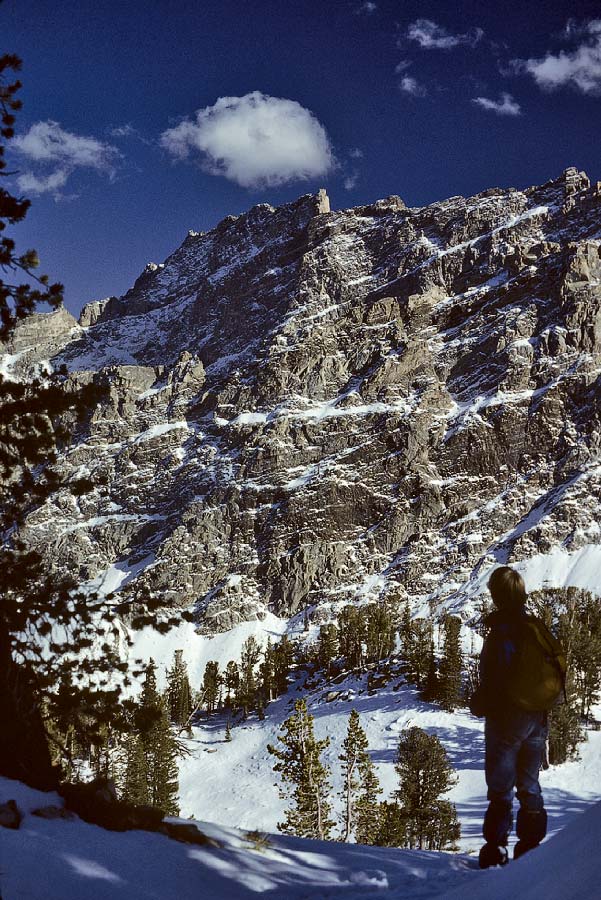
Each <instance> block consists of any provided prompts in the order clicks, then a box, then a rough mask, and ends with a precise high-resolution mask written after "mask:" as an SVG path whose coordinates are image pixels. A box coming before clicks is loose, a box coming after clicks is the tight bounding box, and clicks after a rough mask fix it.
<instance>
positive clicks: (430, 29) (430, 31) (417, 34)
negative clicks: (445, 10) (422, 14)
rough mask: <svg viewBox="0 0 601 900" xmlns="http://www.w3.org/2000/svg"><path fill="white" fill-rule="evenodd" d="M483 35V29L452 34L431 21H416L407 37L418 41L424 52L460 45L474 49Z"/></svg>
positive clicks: (408, 31)
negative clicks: (467, 45)
mask: <svg viewBox="0 0 601 900" xmlns="http://www.w3.org/2000/svg"><path fill="white" fill-rule="evenodd" d="M483 35H484V32H483V31H482V29H481V28H470V29H469V30H468V31H466V32H465V34H451V32H450V31H447V29H446V28H443V26H442V25H437V24H436V22H433V21H432V20H431V19H416V20H415V22H412V23H411V25H409V27H408V29H407V33H406V35H405V36H406V38H407V39H408V40H410V41H417V43H418V44H419V45H420V47H422V48H423V49H424V50H451V49H452V48H453V47H458V46H459V45H460V44H469V45H470V46H471V47H474V46H475V45H476V44H477V43H478V41H479V40H480V38H481V37H482V36H483Z"/></svg>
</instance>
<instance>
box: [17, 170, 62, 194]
mask: <svg viewBox="0 0 601 900" xmlns="http://www.w3.org/2000/svg"><path fill="white" fill-rule="evenodd" d="M68 177H69V172H68V171H67V170H66V169H57V170H56V171H55V172H51V173H50V174H49V175H34V174H33V172H23V174H22V175H19V177H18V178H17V184H18V186H19V190H20V191H23V193H24V194H29V195H30V196H34V197H38V196H39V195H40V194H55V195H58V194H60V190H61V188H63V187H64V186H65V185H66V183H67V179H68Z"/></svg>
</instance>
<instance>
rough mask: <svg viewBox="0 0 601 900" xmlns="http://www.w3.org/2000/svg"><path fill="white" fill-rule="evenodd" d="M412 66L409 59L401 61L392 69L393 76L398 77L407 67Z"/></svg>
mask: <svg viewBox="0 0 601 900" xmlns="http://www.w3.org/2000/svg"><path fill="white" fill-rule="evenodd" d="M412 65H413V63H412V61H411V60H410V59H402V60H401V61H400V62H398V63H397V64H396V66H395V67H394V71H395V74H396V75H400V74H401V72H405V71H406V70H407V69H408V68H409V66H412Z"/></svg>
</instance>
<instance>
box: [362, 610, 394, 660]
mask: <svg viewBox="0 0 601 900" xmlns="http://www.w3.org/2000/svg"><path fill="white" fill-rule="evenodd" d="M364 617H365V645H366V654H367V659H368V661H369V662H379V661H380V660H382V659H386V657H387V656H390V654H391V653H392V652H393V651H394V648H395V637H396V629H395V627H394V623H393V620H392V614H391V611H390V608H389V607H388V606H387V605H386V604H381V603H371V604H369V606H366V607H365V608H364Z"/></svg>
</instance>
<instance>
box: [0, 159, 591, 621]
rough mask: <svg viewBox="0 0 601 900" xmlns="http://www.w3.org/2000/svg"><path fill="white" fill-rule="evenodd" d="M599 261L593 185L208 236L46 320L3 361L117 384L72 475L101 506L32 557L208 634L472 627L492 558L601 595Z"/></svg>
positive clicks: (535, 579)
mask: <svg viewBox="0 0 601 900" xmlns="http://www.w3.org/2000/svg"><path fill="white" fill-rule="evenodd" d="M600 254H601V195H600V193H599V191H598V190H597V188H596V187H593V188H591V187H590V185H589V182H588V179H587V178H586V176H585V175H584V174H583V173H579V172H578V171H577V170H575V169H568V170H567V171H566V172H565V173H564V174H563V175H562V176H561V177H559V178H557V179H555V180H554V181H550V182H548V183H547V184H544V185H542V186H540V187H532V188H529V189H528V190H525V191H518V190H514V189H508V190H502V189H498V188H494V189H492V190H489V191H484V192H483V193H481V194H479V195H477V196H475V197H472V198H468V199H465V198H463V197H453V198H451V199H449V200H445V201H443V202H440V203H434V204H431V205H430V206H427V207H424V208H420V209H408V208H406V207H405V205H404V204H403V202H402V201H401V200H400V199H399V198H398V197H392V198H388V200H383V201H378V202H377V203H375V204H372V205H371V206H366V207H360V208H357V209H350V210H341V211H334V212H332V211H330V210H329V201H328V200H327V196H326V195H325V194H324V193H322V192H320V193H319V194H318V195H316V196H311V195H308V196H305V197H301V198H300V199H299V200H298V201H296V202H294V203H290V204H287V205H285V206H282V207H280V208H273V207H271V206H269V205H267V204H260V205H259V206H256V207H253V209H251V210H249V212H248V213H246V214H244V215H241V216H236V217H234V216H229V217H228V218H226V219H225V220H224V221H223V222H221V223H220V224H219V225H217V226H216V228H214V229H213V230H212V231H210V232H208V233H196V232H191V233H190V234H189V235H188V236H187V237H186V239H185V241H184V242H183V244H182V246H181V247H180V248H179V249H177V250H176V251H175V252H174V253H173V254H172V255H171V256H170V257H169V258H168V259H167V260H166V261H165V263H164V264H163V265H161V266H156V265H154V264H153V265H151V266H148V267H147V268H146V269H145V270H144V272H143V273H142V275H141V276H140V277H139V278H138V280H137V281H136V283H135V285H134V286H133V288H132V289H131V290H130V291H128V292H127V293H126V294H125V295H124V296H123V297H120V298H110V299H109V300H107V301H101V302H100V303H99V304H98V303H97V304H94V305H93V306H92V307H89V308H88V309H87V312H84V315H83V317H82V320H81V324H82V325H85V327H81V325H77V324H76V323H74V322H73V321H71V320H70V319H69V317H68V316H67V314H66V313H64V312H59V313H56V314H54V315H53V316H49V317H46V318H44V319H40V317H37V318H36V319H35V320H32V322H31V323H27V325H26V326H24V328H23V329H20V330H19V331H18V333H17V336H16V337H15V340H14V342H13V344H12V345H11V346H10V347H7V348H6V350H7V355H6V356H5V357H4V362H3V363H2V366H3V368H2V371H3V372H4V371H6V372H7V373H9V374H10V373H12V376H13V377H17V376H18V375H19V373H22V372H23V371H25V369H26V367H28V366H29V367H30V366H32V365H34V364H35V363H36V361H39V360H45V359H48V358H51V359H52V361H53V362H54V363H55V364H58V363H66V364H67V365H68V366H69V368H70V369H71V371H72V373H73V376H72V377H73V378H75V379H80V380H86V379H89V378H91V377H95V378H98V379H99V380H101V381H102V382H104V383H105V384H107V385H108V392H107V396H106V399H105V401H104V402H103V403H102V405H101V406H100V407H99V408H98V409H97V410H96V411H95V413H94V415H93V416H92V420H91V423H90V428H89V433H86V434H83V435H80V437H79V438H78V442H77V443H76V444H75V445H74V446H73V447H72V448H71V449H70V450H69V452H68V453H66V454H65V455H64V457H63V460H62V465H63V467H64V471H65V474H66V475H67V477H68V478H70V477H73V478H76V477H81V474H82V473H85V474H86V475H87V476H88V477H90V478H91V479H92V481H93V482H94V483H95V485H96V489H95V491H93V492H92V493H91V494H89V495H86V496H83V497H79V498H75V497H72V496H70V495H69V494H67V493H66V492H65V493H61V494H59V495H57V496H56V497H55V498H54V500H53V501H52V502H50V503H49V504H48V505H47V506H46V508H44V509H42V510H40V511H38V512H36V513H35V515H33V516H32V517H31V520H30V522H29V535H30V539H31V541H32V543H34V544H36V545H38V546H41V547H44V548H45V549H46V551H47V553H48V556H49V559H52V560H53V561H55V562H56V563H57V564H58V565H61V566H68V567H69V568H70V569H71V570H72V571H75V572H76V573H78V574H79V576H80V577H81V579H82V580H83V581H91V580H93V579H97V578H99V577H102V573H104V572H106V571H108V570H109V569H110V568H111V567H113V568H115V567H116V568H117V569H119V570H121V571H125V570H127V571H130V572H134V571H135V576H134V577H131V578H129V579H128V582H127V589H128V590H131V591H132V592H134V593H135V591H136V590H137V589H138V588H139V587H140V586H141V585H143V584H144V585H146V586H148V587H149V588H150V590H151V591H153V592H155V593H158V594H160V595H161V596H162V597H163V598H164V600H165V602H166V603H168V604H172V605H183V606H192V605H194V606H195V608H196V609H197V611H198V616H199V619H202V620H203V621H204V625H203V627H204V628H205V630H207V631H210V632H213V631H216V630H223V629H227V628H230V627H231V626H232V625H234V624H236V623H238V622H241V621H245V620H252V619H253V618H254V619H257V618H261V617H262V616H263V615H264V614H265V610H266V609H268V610H270V611H271V612H273V613H275V614H277V615H279V616H282V617H286V616H289V615H291V614H294V613H295V612H296V611H298V610H302V609H304V608H305V607H311V608H313V609H317V608H319V606H320V605H321V604H325V605H326V606H327V608H328V609H329V608H330V605H331V604H337V603H342V602H349V601H361V600H363V599H365V598H370V597H371V598H374V597H376V596H379V595H387V596H396V597H399V596H403V597H404V596H406V595H409V596H410V597H411V598H412V599H413V600H414V603H415V607H416V609H419V608H423V609H428V608H429V606H428V605H429V604H430V603H439V602H440V603H446V604H447V605H449V606H451V607H452V608H454V609H458V610H459V609H464V608H465V609H467V607H466V602H467V600H469V598H470V597H472V596H474V595H475V594H477V593H478V592H479V591H481V590H482V588H483V585H484V583H485V580H486V575H487V573H488V572H489V570H490V567H491V566H492V565H493V564H495V563H496V562H509V563H515V564H517V565H518V567H520V568H522V570H523V571H524V572H525V574H526V576H527V577H528V578H529V579H530V584H529V586H530V587H535V586H537V584H539V583H542V582H545V581H546V582H548V583H552V584H563V583H573V584H579V585H581V586H588V587H591V588H593V589H595V590H596V589H597V588H598V578H597V575H596V569H594V568H593V567H592V566H591V562H592V561H595V560H596V559H597V555H598V553H599V552H600V551H599V549H598V548H599V547H600V546H601V540H600V531H599V525H598V522H599V518H600V513H601V509H600V506H601V503H600V492H601V464H600V460H599V446H600V441H601V428H600V420H599V407H600V399H601V391H600V389H599V383H600V382H599V377H600V373H601V255H600ZM25 351H26V352H25ZM142 560H151V561H152V563H151V564H150V563H149V564H148V565H146V566H141V565H140V561H142ZM233 573H236V574H237V575H238V576H239V578H238V579H237V580H234V581H232V580H231V579H230V577H229V576H230V575H232V574H233Z"/></svg>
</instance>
